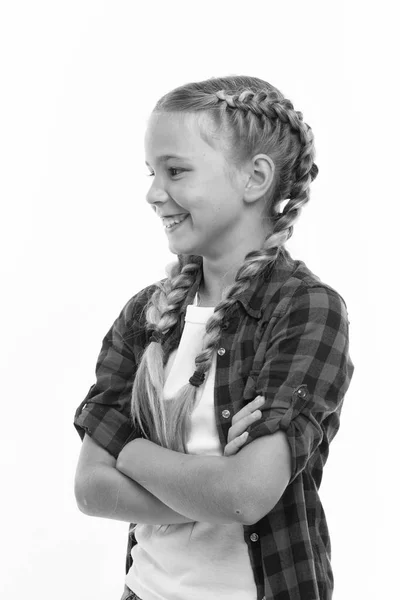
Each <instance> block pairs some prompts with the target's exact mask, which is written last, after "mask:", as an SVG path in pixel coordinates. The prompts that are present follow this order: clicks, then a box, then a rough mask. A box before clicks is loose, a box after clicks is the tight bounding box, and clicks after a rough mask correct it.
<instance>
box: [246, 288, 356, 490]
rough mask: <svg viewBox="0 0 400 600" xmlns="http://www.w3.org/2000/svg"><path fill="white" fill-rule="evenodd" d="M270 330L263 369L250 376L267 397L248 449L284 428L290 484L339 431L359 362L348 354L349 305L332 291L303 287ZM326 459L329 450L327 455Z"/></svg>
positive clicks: (266, 340)
mask: <svg viewBox="0 0 400 600" xmlns="http://www.w3.org/2000/svg"><path fill="white" fill-rule="evenodd" d="M271 324H272V326H271V327H269V328H267V331H268V335H267V339H265V340H262V342H261V343H263V344H264V346H265V356H264V360H263V364H262V367H261V368H260V369H255V370H253V371H252V372H251V373H250V378H251V379H252V381H250V382H249V385H250V387H253V386H254V391H255V394H256V395H260V396H264V397H265V403H264V405H263V406H262V407H261V411H262V418H261V419H259V420H258V421H256V422H255V423H254V424H252V425H251V426H250V427H249V428H248V429H247V431H248V432H249V437H248V440H247V442H246V445H247V444H249V443H251V441H252V440H253V439H256V438H258V437H260V436H263V435H269V434H272V433H275V432H276V431H278V430H282V431H284V432H285V433H286V436H287V439H288V442H289V445H290V450H291V478H290V481H289V483H291V482H292V481H293V480H294V479H295V478H296V477H297V476H298V475H299V473H301V472H302V471H303V470H304V469H305V468H306V466H307V464H308V462H309V460H310V458H311V457H312V456H313V455H314V453H315V452H316V450H317V448H319V447H320V445H322V446H323V448H324V451H325V452H326V448H327V446H328V445H329V443H330V441H331V440H332V439H333V437H334V436H335V435H336V433H337V431H338V429H339V417H340V412H341V408H342V404H343V399H344V396H345V393H346V391H347V389H348V387H349V384H350V381H351V378H352V375H353V372H354V364H353V362H352V360H351V358H350V355H349V320H348V315H347V308H346V305H345V303H344V301H343V299H342V298H341V296H340V295H339V294H338V293H336V292H335V291H334V290H333V289H332V288H328V287H327V288H325V287H323V286H318V287H310V288H308V287H306V286H301V287H299V288H298V289H297V290H296V292H295V293H294V294H293V296H292V298H291V299H290V301H289V302H288V304H287V306H286V307H285V309H284V310H282V309H281V310H280V311H279V310H278V311H276V314H274V315H273V316H272V319H271ZM326 455H327V452H326Z"/></svg>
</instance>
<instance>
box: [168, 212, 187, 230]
mask: <svg viewBox="0 0 400 600" xmlns="http://www.w3.org/2000/svg"><path fill="white" fill-rule="evenodd" d="M186 217H187V215H183V216H182V217H180V218H177V217H175V218H172V217H166V218H165V219H164V226H165V227H166V228H167V229H169V228H170V227H172V225H175V224H177V223H182V221H183V220H184V219H186Z"/></svg>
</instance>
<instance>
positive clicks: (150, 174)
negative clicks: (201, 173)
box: [147, 167, 185, 177]
mask: <svg viewBox="0 0 400 600" xmlns="http://www.w3.org/2000/svg"><path fill="white" fill-rule="evenodd" d="M184 170H185V169H175V168H174V167H170V168H169V169H168V171H184ZM154 175H155V174H154V173H148V175H147V177H154ZM171 177H174V176H173V175H171Z"/></svg>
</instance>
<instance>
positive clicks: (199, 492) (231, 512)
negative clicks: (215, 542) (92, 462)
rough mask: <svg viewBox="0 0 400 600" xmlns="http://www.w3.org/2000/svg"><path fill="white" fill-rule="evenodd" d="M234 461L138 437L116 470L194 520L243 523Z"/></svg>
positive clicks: (125, 452)
mask: <svg viewBox="0 0 400 600" xmlns="http://www.w3.org/2000/svg"><path fill="white" fill-rule="evenodd" d="M232 460H233V459H232V457H224V456H200V455H194V454H185V453H182V452H175V451H173V450H169V449H167V448H163V447H161V446H159V445H157V444H154V443H153V442H150V441H149V440H145V439H141V438H138V439H136V440H132V442H129V443H128V444H127V445H126V446H124V448H123V449H122V451H121V453H120V455H119V457H118V460H117V465H116V467H117V468H118V469H119V470H121V471H122V472H123V473H125V474H126V475H127V476H129V477H131V478H132V479H134V480H135V481H137V482H138V483H139V484H140V485H141V486H143V487H144V488H146V489H147V490H148V491H149V492H150V493H151V494H153V495H154V496H156V497H157V498H159V499H160V500H161V501H162V502H163V503H164V504H166V505H168V506H170V507H171V508H172V509H173V510H174V511H177V512H178V513H181V514H185V515H188V517H191V518H192V519H193V520H194V521H206V522H209V523H243V522H244V508H243V507H242V506H241V502H240V500H239V498H240V497H241V495H240V490H238V489H237V487H238V486H236V484H235V477H234V472H233V470H232V469H231V468H230V467H231V465H232V464H233V463H232V462H229V461H232Z"/></svg>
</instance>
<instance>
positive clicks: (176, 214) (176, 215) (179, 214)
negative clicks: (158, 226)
mask: <svg viewBox="0 0 400 600" xmlns="http://www.w3.org/2000/svg"><path fill="white" fill-rule="evenodd" d="M188 214H189V213H175V214H174V215H160V218H161V219H166V218H167V217H183V215H188Z"/></svg>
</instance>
